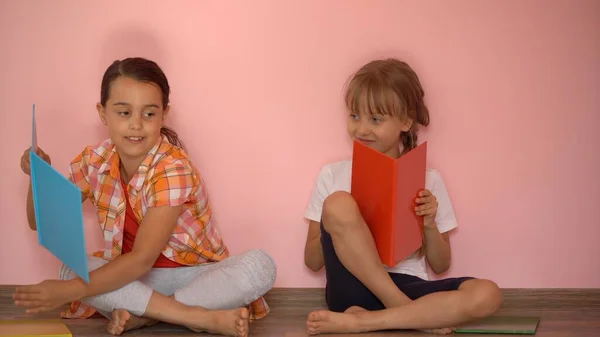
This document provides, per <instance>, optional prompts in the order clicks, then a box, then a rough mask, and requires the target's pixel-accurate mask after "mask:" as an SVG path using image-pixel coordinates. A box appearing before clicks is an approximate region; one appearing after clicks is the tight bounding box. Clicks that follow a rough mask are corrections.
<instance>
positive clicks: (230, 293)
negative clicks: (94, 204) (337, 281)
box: [60, 250, 276, 337]
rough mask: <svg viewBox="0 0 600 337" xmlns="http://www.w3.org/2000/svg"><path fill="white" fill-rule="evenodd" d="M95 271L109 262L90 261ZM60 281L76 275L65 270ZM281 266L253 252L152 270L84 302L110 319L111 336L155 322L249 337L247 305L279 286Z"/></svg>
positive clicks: (261, 253) (266, 256)
mask: <svg viewBox="0 0 600 337" xmlns="http://www.w3.org/2000/svg"><path fill="white" fill-rule="evenodd" d="M88 263H89V267H90V270H94V269H97V268H100V267H101V266H102V265H104V264H106V263H107V262H106V261H105V260H103V259H100V258H95V257H90V258H89V261H88ZM60 277H61V278H62V279H71V278H74V277H75V273H73V272H72V271H71V270H69V269H68V268H66V267H64V266H63V268H62V272H61V275H60ZM275 277H276V266H275V263H274V261H273V259H272V258H271V257H270V256H269V255H268V254H267V253H266V252H264V251H262V250H251V251H248V252H246V253H243V254H240V255H236V256H231V257H229V258H227V259H225V260H223V261H221V262H218V263H214V264H207V265H201V266H195V267H180V268H153V269H151V270H150V271H149V272H148V273H147V274H145V275H144V276H143V277H141V278H140V279H139V280H138V281H135V282H132V283H130V284H128V285H126V286H125V287H123V288H121V289H118V290H115V291H112V292H109V293H105V294H102V295H98V296H94V297H90V298H86V299H84V300H83V302H85V303H86V304H88V305H91V306H93V307H94V308H96V309H97V310H98V311H99V312H100V313H101V314H102V315H104V316H105V317H107V318H109V319H110V320H111V321H110V323H109V326H108V330H109V333H111V334H115V335H118V334H121V333H123V332H124V331H126V330H131V329H135V328H140V327H143V326H146V325H151V324H153V323H155V322H156V321H163V322H167V323H172V324H177V325H183V326H186V327H188V328H190V329H191V330H194V331H209V332H216V333H221V334H225V335H230V336H242V337H243V336H247V334H248V310H247V309H246V308H245V306H247V305H248V304H250V303H251V302H253V301H254V300H256V299H258V298H259V297H261V296H263V295H264V294H266V293H267V292H268V291H269V290H270V289H271V287H272V286H273V284H274V283H275Z"/></svg>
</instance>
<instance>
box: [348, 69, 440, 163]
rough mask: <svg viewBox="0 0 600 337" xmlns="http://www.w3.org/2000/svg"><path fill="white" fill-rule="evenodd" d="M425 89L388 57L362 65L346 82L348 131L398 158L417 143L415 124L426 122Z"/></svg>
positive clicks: (416, 79)
mask: <svg viewBox="0 0 600 337" xmlns="http://www.w3.org/2000/svg"><path fill="white" fill-rule="evenodd" d="M424 95H425V92H424V91H423V88H422V86H421V83H420V81H419V78H418V77H417V74H416V73H415V72H414V71H413V69H412V68H411V67H410V66H409V65H408V64H407V63H406V62H403V61H400V60H397V59H393V58H388V59H383V60H374V61H371V62H369V63H367V64H365V65H363V66H362V67H361V68H360V69H359V70H358V71H357V72H356V73H355V74H354V75H353V76H352V77H351V78H350V81H349V82H348V84H347V87H346V92H345V96H344V99H345V104H346V109H347V111H348V115H349V116H348V122H347V128H348V134H349V135H350V137H351V138H352V139H353V140H357V141H359V142H362V143H364V144H366V145H368V146H369V147H371V148H373V149H376V150H377V151H379V152H382V153H385V154H387V155H389V156H391V157H394V158H398V157H399V156H400V155H402V154H403V153H406V152H407V151H410V150H411V149H413V148H414V147H415V146H416V144H417V130H418V127H419V125H423V126H427V125H429V110H428V108H427V106H425V102H424Z"/></svg>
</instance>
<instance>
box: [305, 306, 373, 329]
mask: <svg viewBox="0 0 600 337" xmlns="http://www.w3.org/2000/svg"><path fill="white" fill-rule="evenodd" d="M352 308H355V309H352ZM352 308H348V309H347V310H350V309H352V310H351V311H354V312H352V313H350V312H344V313H338V312H333V311H329V310H319V311H313V312H311V313H310V314H309V315H308V321H307V322H306V327H307V330H308V333H309V334H310V335H317V334H321V333H342V332H347V333H359V332H367V330H366V329H365V328H364V327H361V325H360V320H359V317H358V315H357V314H358V313H360V312H361V311H366V310H364V309H363V310H359V309H356V308H360V307H352ZM360 309H362V308H360Z"/></svg>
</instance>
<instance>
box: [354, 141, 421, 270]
mask: <svg viewBox="0 0 600 337" xmlns="http://www.w3.org/2000/svg"><path fill="white" fill-rule="evenodd" d="M426 161H427V142H425V143H423V144H421V145H419V146H417V147H416V148H414V149H412V150H411V151H409V152H408V153H405V154H404V155H402V156H401V157H400V158H397V159H396V158H392V157H390V156H388V155H386V154H384V153H381V152H379V151H377V150H374V149H372V148H370V147H368V146H367V145H365V144H362V143H360V142H357V141H355V142H354V149H353V155H352V185H351V194H352V196H353V197H354V199H355V200H356V202H357V204H358V207H359V209H360V211H361V214H362V216H363V218H364V219H365V221H366V222H367V225H368V226H369V229H370V230H371V233H372V235H373V238H374V239H375V245H376V246H377V250H378V252H379V256H380V258H381V261H382V262H383V263H384V264H385V265H386V266H388V267H393V266H395V265H396V264H398V263H399V262H402V261H403V260H405V259H406V258H407V257H408V256H410V255H411V254H413V253H414V252H415V251H417V250H418V249H419V248H420V247H421V245H422V243H423V217H421V216H417V215H416V213H415V210H414V209H415V207H416V206H417V204H416V203H415V199H416V198H417V197H418V194H419V192H420V191H421V190H423V189H425V172H426Z"/></svg>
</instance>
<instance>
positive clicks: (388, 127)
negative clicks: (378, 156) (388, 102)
mask: <svg viewBox="0 0 600 337" xmlns="http://www.w3.org/2000/svg"><path fill="white" fill-rule="evenodd" d="M406 124H407V123H403V122H402V121H401V120H400V118H398V117H396V116H391V115H383V114H379V113H375V114H371V113H370V112H368V111H365V110H362V111H360V112H356V113H355V112H350V115H349V116H348V122H347V124H346V126H347V129H348V134H349V135H350V138H351V139H352V140H356V141H359V142H361V143H363V144H365V145H367V146H369V147H371V148H373V149H375V150H377V151H379V152H382V153H385V154H387V155H388V156H390V157H393V158H398V157H400V133H401V132H403V131H406V130H408V129H409V128H410V126H408V127H407V125H406Z"/></svg>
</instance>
